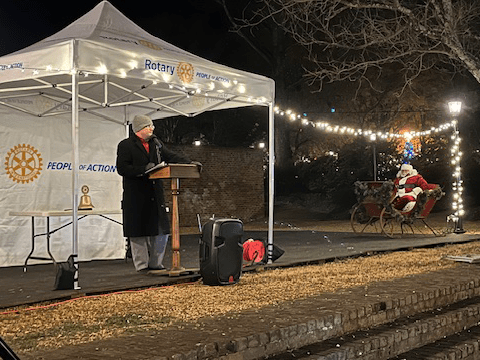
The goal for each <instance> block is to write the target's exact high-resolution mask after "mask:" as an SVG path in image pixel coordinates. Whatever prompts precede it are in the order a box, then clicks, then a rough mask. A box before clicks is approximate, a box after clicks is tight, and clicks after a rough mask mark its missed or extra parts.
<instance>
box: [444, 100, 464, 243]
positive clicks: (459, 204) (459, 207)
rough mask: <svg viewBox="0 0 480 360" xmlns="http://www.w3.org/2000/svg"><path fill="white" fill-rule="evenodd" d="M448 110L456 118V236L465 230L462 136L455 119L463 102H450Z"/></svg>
mask: <svg viewBox="0 0 480 360" xmlns="http://www.w3.org/2000/svg"><path fill="white" fill-rule="evenodd" d="M448 109H449V111H450V114H451V115H452V116H453V117H454V119H453V124H454V133H453V135H452V140H453V146H452V148H451V158H452V165H454V166H455V171H454V173H453V176H454V177H455V181H454V182H453V186H452V188H453V191H454V194H453V210H454V214H453V215H454V216H453V217H454V221H455V229H454V230H453V232H454V233H455V234H463V233H465V230H464V229H463V223H462V217H463V215H464V209H463V199H462V193H463V181H462V173H461V167H460V159H461V156H462V152H461V151H460V140H461V139H460V136H459V131H458V126H457V119H455V117H456V116H457V115H458V114H459V113H460V110H461V109H462V102H461V101H450V102H449V103H448Z"/></svg>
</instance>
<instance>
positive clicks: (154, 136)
mask: <svg viewBox="0 0 480 360" xmlns="http://www.w3.org/2000/svg"><path fill="white" fill-rule="evenodd" d="M150 139H153V141H154V142H155V145H157V146H158V148H159V149H160V148H161V147H162V143H161V142H160V140H158V137H157V135H155V134H152V136H150Z"/></svg>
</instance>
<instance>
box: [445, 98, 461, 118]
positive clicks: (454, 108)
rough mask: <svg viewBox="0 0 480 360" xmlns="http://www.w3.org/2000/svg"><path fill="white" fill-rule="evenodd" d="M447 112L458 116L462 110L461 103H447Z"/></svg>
mask: <svg viewBox="0 0 480 360" xmlns="http://www.w3.org/2000/svg"><path fill="white" fill-rule="evenodd" d="M448 110H449V111H450V114H452V115H458V114H459V113H460V111H461V110H462V102H461V101H449V102H448Z"/></svg>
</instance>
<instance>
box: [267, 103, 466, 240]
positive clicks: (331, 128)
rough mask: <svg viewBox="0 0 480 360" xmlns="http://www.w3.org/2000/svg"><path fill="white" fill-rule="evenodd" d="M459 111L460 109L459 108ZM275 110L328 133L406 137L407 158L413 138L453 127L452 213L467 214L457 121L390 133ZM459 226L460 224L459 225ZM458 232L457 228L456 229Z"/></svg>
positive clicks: (370, 137)
mask: <svg viewBox="0 0 480 360" xmlns="http://www.w3.org/2000/svg"><path fill="white" fill-rule="evenodd" d="M460 106H461V103H460V104H459V105H457V107H458V109H459V108H460ZM457 111H458V110H457ZM274 112H275V114H276V115H278V116H285V115H287V116H288V118H289V119H290V121H296V120H297V119H300V123H301V124H302V125H304V126H305V125H310V126H311V127H313V128H315V129H318V130H320V131H324V132H326V133H332V134H338V135H349V136H356V137H358V136H363V137H364V138H366V139H367V140H369V141H371V142H375V141H385V140H393V139H404V140H405V149H404V158H405V159H407V160H411V159H412V158H413V157H414V156H415V152H414V147H413V144H412V141H413V140H412V139H413V138H418V137H421V136H428V135H432V134H438V133H442V132H445V131H447V130H450V129H452V128H453V132H454V133H453V135H452V137H451V139H452V147H451V149H450V153H451V157H450V163H451V164H452V165H453V166H454V167H455V168H454V171H453V173H452V176H453V177H454V178H455V181H454V183H453V185H452V190H453V192H454V194H453V199H454V201H453V204H452V209H453V210H454V214H453V215H452V217H453V220H454V221H455V222H458V221H459V219H461V217H462V216H464V215H465V210H464V208H463V199H462V194H463V181H462V180H461V179H462V176H461V174H462V169H461V167H460V163H461V157H462V152H461V151H460V142H461V139H460V136H459V132H458V130H457V121H456V120H452V121H451V122H447V123H445V124H442V125H440V126H438V127H431V128H430V129H429V130H425V131H407V132H404V133H403V134H397V133H390V132H380V131H378V132H373V131H371V130H362V129H355V128H351V127H347V126H340V125H332V124H329V123H328V122H322V121H317V122H314V121H311V120H309V119H307V117H306V115H307V114H306V113H303V115H298V114H296V113H294V112H293V111H292V110H286V111H284V110H282V109H281V108H280V107H278V106H275V107H274ZM457 227H458V225H457ZM456 232H457V230H456ZM458 232H464V230H463V229H462V228H461V227H460V229H459V230H458Z"/></svg>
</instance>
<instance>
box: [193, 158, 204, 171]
mask: <svg viewBox="0 0 480 360" xmlns="http://www.w3.org/2000/svg"><path fill="white" fill-rule="evenodd" d="M190 164H193V165H197V169H198V172H199V173H201V172H202V167H203V165H202V163H199V162H198V161H192V162H191V163H190Z"/></svg>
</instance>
